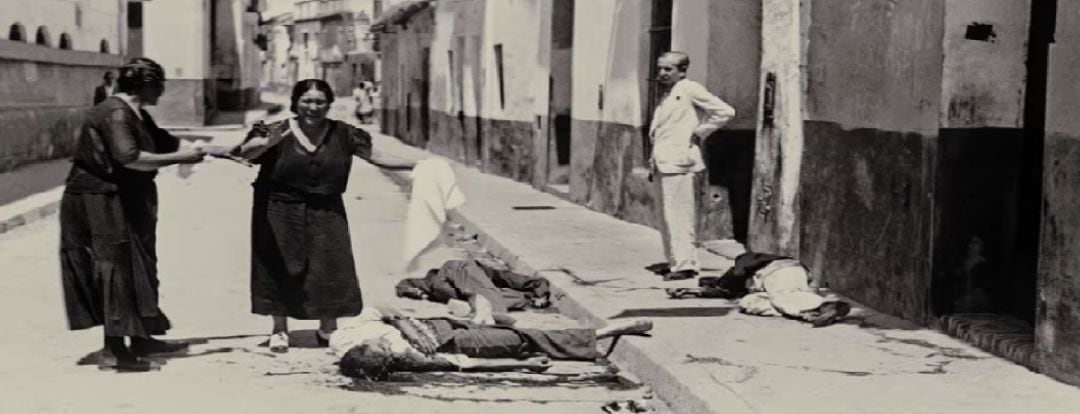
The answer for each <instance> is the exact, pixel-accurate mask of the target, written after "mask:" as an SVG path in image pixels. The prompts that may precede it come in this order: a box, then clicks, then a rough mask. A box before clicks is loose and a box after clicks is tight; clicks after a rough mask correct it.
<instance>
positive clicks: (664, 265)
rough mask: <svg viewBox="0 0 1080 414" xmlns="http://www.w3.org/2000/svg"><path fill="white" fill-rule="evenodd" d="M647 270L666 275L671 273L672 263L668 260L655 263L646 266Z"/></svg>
mask: <svg viewBox="0 0 1080 414" xmlns="http://www.w3.org/2000/svg"><path fill="white" fill-rule="evenodd" d="M645 270H648V271H650V272H653V273H656V274H658V275H666V274H668V273H671V264H669V263H668V262H660V263H653V264H651V265H648V266H645Z"/></svg>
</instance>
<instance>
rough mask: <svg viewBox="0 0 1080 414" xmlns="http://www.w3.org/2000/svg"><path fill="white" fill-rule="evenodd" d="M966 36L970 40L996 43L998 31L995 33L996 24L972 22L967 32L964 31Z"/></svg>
mask: <svg viewBox="0 0 1080 414" xmlns="http://www.w3.org/2000/svg"><path fill="white" fill-rule="evenodd" d="M964 38H965V39H968V40H978V41H981V42H990V43H996V42H997V33H994V25H992V24H985V23H971V24H969V25H968V27H967V32H965V33H964Z"/></svg>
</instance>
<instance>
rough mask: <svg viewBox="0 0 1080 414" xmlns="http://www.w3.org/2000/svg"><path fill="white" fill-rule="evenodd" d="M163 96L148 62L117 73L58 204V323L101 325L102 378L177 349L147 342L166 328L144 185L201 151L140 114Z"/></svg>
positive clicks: (141, 367)
mask: <svg viewBox="0 0 1080 414" xmlns="http://www.w3.org/2000/svg"><path fill="white" fill-rule="evenodd" d="M106 79H109V78H108V77H106ZM164 90H165V71H164V70H163V69H162V68H161V66H160V65H158V64H157V63H155V62H154V61H152V60H150V59H146V58H137V59H133V60H131V61H130V62H129V63H127V64H126V65H124V66H123V67H121V68H120V77H119V79H118V82H117V85H116V93H115V94H114V95H113V96H111V97H108V98H106V99H105V100H103V101H102V102H101V103H100V104H99V105H96V106H94V107H93V108H91V109H90V110H89V112H88V113H87V116H86V120H85V121H84V123H83V125H82V128H81V130H80V132H79V137H78V142H77V146H76V151H75V156H74V164H73V165H72V167H71V172H70V173H69V174H68V177H67V181H66V185H65V188H64V196H63V198H62V199H61V202H60V269H61V272H62V275H63V287H64V303H65V305H66V308H67V318H68V324H69V327H70V328H71V329H73V330H77V329H87V328H92V327H95V326H98V325H104V331H105V348H104V349H103V350H102V352H101V353H100V354H99V357H98V366H99V367H100V368H103V369H106V368H108V369H118V370H134V371H146V370H150V369H152V368H154V366H153V365H152V364H151V363H150V362H148V361H146V360H143V359H141V358H142V357H145V356H148V355H151V354H158V353H169V352H176V351H182V350H184V349H186V345H184V344H176V343H167V342H164V341H160V340H157V339H154V338H152V337H151V335H161V334H164V333H165V331H166V330H167V329H169V327H170V324H169V319H168V318H166V317H165V314H164V313H163V312H162V311H161V309H160V308H159V307H158V277H157V248H156V233H157V230H156V227H157V203H158V194H157V187H156V185H155V184H154V177H155V176H156V175H157V170H158V169H159V168H161V167H165V166H168V165H173V164H193V163H198V162H200V161H202V160H203V157H204V156H205V155H207V154H208V153H209V152H208V149H206V148H186V147H183V146H181V145H180V140H179V139H177V138H176V137H175V136H173V135H171V134H169V132H167V131H165V130H163V129H161V128H159V127H158V126H157V124H155V123H154V120H153V119H152V118H151V117H150V114H149V113H147V112H146V111H145V110H144V109H143V108H144V107H146V106H151V105H155V104H157V101H158V98H160V97H161V94H162V93H163V92H164ZM213 150H214V151H218V150H220V149H213ZM125 337H129V338H131V344H130V347H129V346H128V345H127V344H126V343H125Z"/></svg>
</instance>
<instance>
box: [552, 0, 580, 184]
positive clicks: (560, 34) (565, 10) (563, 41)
mask: <svg viewBox="0 0 1080 414" xmlns="http://www.w3.org/2000/svg"><path fill="white" fill-rule="evenodd" d="M552 13H553V15H552V19H551V59H550V62H551V76H550V77H549V78H548V88H549V90H550V91H551V92H550V94H549V95H548V137H547V138H548V148H549V151H548V162H547V165H548V177H547V185H548V188H550V189H552V190H555V191H556V192H559V193H562V194H569V193H570V159H571V158H570V157H571V151H572V150H571V139H570V135H571V130H572V127H571V121H570V120H571V108H572V102H573V81H572V80H573V48H574V0H555V2H554V5H553V12H552Z"/></svg>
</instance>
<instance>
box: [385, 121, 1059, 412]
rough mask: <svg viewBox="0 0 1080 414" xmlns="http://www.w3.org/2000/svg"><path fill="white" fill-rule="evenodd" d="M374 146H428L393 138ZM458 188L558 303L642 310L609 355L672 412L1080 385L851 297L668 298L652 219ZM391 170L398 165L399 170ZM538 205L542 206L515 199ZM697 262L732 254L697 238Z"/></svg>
mask: <svg viewBox="0 0 1080 414" xmlns="http://www.w3.org/2000/svg"><path fill="white" fill-rule="evenodd" d="M375 146H376V148H379V149H380V150H382V151H387V152H390V153H394V154H397V155H399V156H403V157H408V158H413V159H421V158H428V157H432V156H433V155H431V154H429V153H426V152H425V151H422V150H420V149H417V148H413V147H409V146H406V145H404V144H402V143H400V142H399V141H397V140H396V139H394V138H391V137H387V136H377V137H376V140H375ZM453 164H454V168H455V172H456V173H457V179H458V185H459V186H460V187H461V189H462V191H464V193H465V194H466V197H467V198H468V201H467V202H466V204H465V205H464V206H462V207H459V208H458V209H457V211H456V212H454V213H453V214H452V219H454V220H455V221H458V222H461V223H465V224H466V226H467V227H468V228H469V230H470V231H474V232H477V233H479V234H480V235H481V241H482V242H483V243H484V245H485V246H486V247H487V248H488V249H490V250H491V251H492V252H493V253H494V254H495V255H497V256H499V257H500V258H501V259H503V260H505V261H506V262H507V263H510V264H511V265H512V266H514V267H515V268H516V269H518V270H519V271H523V272H527V273H538V274H540V275H542V276H544V277H547V278H548V279H550V280H551V282H552V283H553V284H554V285H555V286H556V287H557V288H558V290H560V291H561V292H560V294H561V297H560V298H559V299H558V301H557V304H558V310H559V312H561V313H564V314H567V315H568V316H571V317H574V318H576V319H579V320H584V321H587V322H589V323H593V324H596V325H600V324H603V323H604V322H602V321H605V320H609V319H620V318H651V319H653V320H654V321H655V324H656V325H655V330H654V335H653V337H652V338H624V339H623V340H622V341H620V343H619V345H618V347H617V349H616V352H615V353H614V354H613V355H612V358H613V359H614V360H615V361H616V362H617V363H618V364H619V366H620V367H623V368H625V369H628V370H630V371H631V372H632V373H634V374H636V375H637V376H638V377H640V378H641V379H642V380H643V381H644V382H645V383H646V384H647V385H649V386H651V387H652V388H653V389H654V390H655V391H656V393H657V395H658V396H660V397H661V398H663V399H664V400H665V401H666V402H667V403H668V404H669V405H670V406H671V407H672V408H673V409H674V411H675V412H679V413H725V414H731V413H770V414H773V413H776V414H782V413H797V414H811V413H822V414H825V413H829V414H835V413H860V414H869V413H903V414H916V413H968V412H971V413H982V414H990V413H1016V412H1035V413H1047V414H1049V413H1075V412H1077V407H1080V390H1078V389H1076V388H1074V387H1071V386H1067V385H1064V384H1061V383H1058V382H1056V381H1054V380H1051V379H1049V378H1048V377H1045V376H1042V375H1039V374H1036V373H1033V372H1031V371H1028V370H1027V369H1025V368H1023V367H1021V366H1019V365H1016V364H1013V363H1011V362H1008V361H1006V360H1003V359H1000V358H997V357H995V356H992V355H990V354H988V353H985V352H982V351H980V350H978V349H976V348H974V347H972V346H969V345H967V344H964V343H962V342H960V341H957V340H955V339H952V338H950V337H948V336H946V335H944V334H941V333H938V332H935V331H932V330H929V329H925V328H921V327H918V326H914V325H912V324H910V323H907V322H905V321H902V320H899V319H896V318H892V317H889V316H887V315H882V314H879V313H876V312H874V311H872V310H869V309H866V308H865V307H863V306H861V305H858V304H856V307H857V309H856V310H855V312H854V313H853V316H852V318H851V319H850V320H849V321H848V322H847V323H843V324H838V325H834V326H831V327H827V328H820V329H815V328H812V327H810V326H809V325H808V324H803V323H799V322H795V321H791V320H785V319H781V318H763V317H754V316H748V315H743V314H741V313H740V312H739V310H738V308H737V306H736V305H735V304H734V303H732V302H730V301H726V300H717V299H682V300H673V299H668V297H667V295H666V294H665V293H664V291H663V289H664V288H666V287H676V286H688V285H694V282H693V281H685V282H663V281H661V280H660V278H659V277H657V276H655V275H653V274H652V273H650V272H648V271H646V270H644V269H643V268H644V266H646V265H648V264H651V263H654V262H657V261H660V260H661V259H662V253H661V251H662V250H661V241H660V236H659V233H658V232H656V231H655V230H653V229H650V228H647V227H645V226H640V225H636V224H631V223H627V222H623V221H620V220H617V219H614V218H612V217H610V216H607V215H604V214H600V213H597V212H594V211H591V210H588V209H586V208H585V207H582V206H579V205H576V204H572V203H569V202H567V201H564V200H563V199H561V198H559V197H556V196H554V195H550V194H547V193H544V192H541V191H538V190H536V189H534V188H532V187H530V186H528V185H525V184H521V183H518V182H515V181H511V180H509V179H504V178H500V177H495V176H490V175H486V174H483V173H481V172H479V171H478V170H476V169H473V168H469V167H466V166H463V165H461V164H458V163H453ZM398 178H399V179H400V178H401V177H398ZM530 206H531V207H537V206H547V207H553V209H524V210H523V209H515V207H530ZM701 254H702V257H703V259H704V260H703V261H704V265H705V267H706V269H707V270H706V271H705V272H704V273H705V274H707V275H710V274H716V275H719V274H721V273H722V271H723V270H725V269H726V268H727V267H728V266H730V265H731V263H732V262H731V261H729V260H727V259H725V258H722V257H719V256H716V255H713V254H711V253H709V252H708V251H706V250H704V249H702V250H701Z"/></svg>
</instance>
